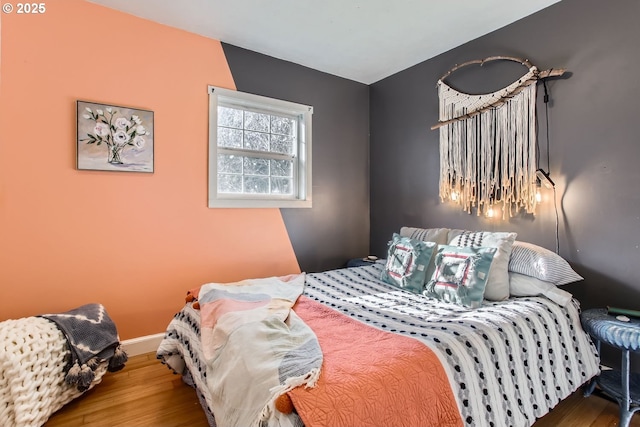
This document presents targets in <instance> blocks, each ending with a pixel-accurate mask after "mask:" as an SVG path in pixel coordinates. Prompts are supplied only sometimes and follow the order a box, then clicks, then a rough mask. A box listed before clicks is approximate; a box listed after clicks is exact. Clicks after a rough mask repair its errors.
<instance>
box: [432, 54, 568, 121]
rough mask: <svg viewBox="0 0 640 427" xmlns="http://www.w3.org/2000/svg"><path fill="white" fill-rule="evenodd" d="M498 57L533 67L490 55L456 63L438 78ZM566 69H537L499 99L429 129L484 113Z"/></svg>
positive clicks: (511, 58)
mask: <svg viewBox="0 0 640 427" xmlns="http://www.w3.org/2000/svg"><path fill="white" fill-rule="evenodd" d="M498 59H506V60H509V61H516V62H520V63H521V64H522V65H525V66H526V67H528V68H531V67H533V65H531V63H530V62H529V61H528V60H526V59H519V58H513V57H510V56H491V57H489V58H485V59H481V60H480V59H477V60H473V61H468V62H465V63H464V64H460V65H456V66H455V67H453V68H452V69H451V70H449V71H448V72H447V73H446V74H445V75H443V76H442V77H441V78H440V80H443V79H444V78H446V77H447V76H449V74H451V73H453V72H454V71H455V70H457V69H459V68H462V67H464V66H467V65H471V64H481V65H482V64H483V63H485V62H487V61H494V60H498ZM566 71H567V70H566V69H564V68H551V69H549V70H545V71H538V72H537V73H535V74H534V75H533V76H532V77H531V78H529V79H527V80H525V81H523V82H522V83H520V85H518V86H517V87H516V88H515V89H514V90H513V91H512V92H510V93H508V94H507V95H505V96H502V97H500V98H499V99H497V100H496V101H495V102H493V103H491V104H489V105H487V106H486V107H483V108H481V109H479V110H476V111H473V112H471V113H467V114H463V115H462V116H458V117H455V118H453V119H450V120H446V121H441V122H438V123H437V124H435V125H433V126H431V130H435V129H438V128H441V127H442V126H446V125H448V124H451V123H454V122H458V121H460V120H466V119H469V118H471V117H474V116H476V115H478V114H480V113H484V112H485V111H487V110H490V109H492V108H497V107H499V106H501V105H502V104H504V103H505V102H507V101H508V100H509V99H510V98H513V97H514V96H515V95H517V94H518V93H520V92H522V91H523V90H524V88H526V87H527V86H530V85H532V84H534V83H537V81H538V80H540V79H544V78H547V77H557V76H561V75H563V74H564V73H565V72H566Z"/></svg>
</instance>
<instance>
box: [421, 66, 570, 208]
mask: <svg viewBox="0 0 640 427" xmlns="http://www.w3.org/2000/svg"><path fill="white" fill-rule="evenodd" d="M495 60H508V61H516V62H518V63H520V64H522V65H524V66H525V67H527V68H528V71H527V72H526V74H524V75H523V76H522V77H521V78H520V79H518V80H517V81H515V82H513V83H512V84H510V85H509V86H507V87H505V88H503V89H500V90H498V91H496V92H493V93H488V94H482V95H470V94H466V93H462V92H459V91H457V90H455V89H453V88H452V87H450V86H449V85H447V84H446V83H445V82H444V79H446V78H447V77H448V76H449V75H450V74H451V73H453V72H454V71H456V70H458V69H460V68H462V67H465V66H467V65H472V64H480V65H482V64H484V63H485V62H488V61H495ZM564 72H565V70H564V69H553V68H552V69H550V70H546V71H539V70H538V69H537V67H535V66H534V65H532V64H531V63H530V62H529V61H528V60H524V59H519V58H513V57H508V56H492V57H489V58H485V59H482V60H473V61H469V62H465V63H463V64H460V65H456V66H455V67H454V68H452V69H451V70H449V71H448V72H447V73H446V74H445V75H443V76H442V77H440V79H439V80H438V83H437V87H438V96H439V98H440V117H439V122H438V124H436V125H434V126H432V127H431V129H438V128H439V129H440V199H441V201H443V202H445V201H452V202H455V203H457V204H460V205H461V206H462V208H463V209H464V210H465V211H466V212H468V213H471V211H472V208H474V207H475V208H476V211H477V214H478V215H481V214H485V215H489V216H491V215H492V214H493V215H495V216H497V215H496V214H495V213H494V212H495V211H496V209H501V210H502V218H503V219H505V218H506V217H507V216H509V217H511V216H513V215H514V213H516V212H519V211H521V210H523V211H524V212H526V213H531V214H533V213H535V208H536V203H537V201H536V190H537V187H536V169H537V159H536V152H537V136H536V84H535V83H536V82H537V81H538V80H540V79H543V78H546V77H551V76H560V75H562V74H564ZM498 215H499V213H498Z"/></svg>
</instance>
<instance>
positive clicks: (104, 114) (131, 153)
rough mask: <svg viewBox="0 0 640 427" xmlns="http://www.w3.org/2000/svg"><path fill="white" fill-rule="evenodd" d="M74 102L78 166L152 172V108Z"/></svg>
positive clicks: (92, 168)
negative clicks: (142, 108) (75, 107)
mask: <svg viewBox="0 0 640 427" xmlns="http://www.w3.org/2000/svg"><path fill="white" fill-rule="evenodd" d="M76 104H77V112H76V114H77V116H76V120H77V168H78V169H81V170H102V171H120V172H153V145H154V144H153V111H148V110H140V109H137V108H131V107H121V106H117V105H106V104H98V103H95V102H87V101H77V102H76Z"/></svg>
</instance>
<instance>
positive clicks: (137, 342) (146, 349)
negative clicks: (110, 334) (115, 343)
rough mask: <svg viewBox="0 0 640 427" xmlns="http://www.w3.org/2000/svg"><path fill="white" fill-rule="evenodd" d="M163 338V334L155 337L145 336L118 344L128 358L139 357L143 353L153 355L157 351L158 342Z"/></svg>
mask: <svg viewBox="0 0 640 427" xmlns="http://www.w3.org/2000/svg"><path fill="white" fill-rule="evenodd" d="M162 338H164V332H162V333H160V334H155V335H146V336H144V337H138V338H132V339H130V340H124V341H122V342H120V344H122V348H124V350H125V351H126V352H127V355H128V356H129V357H132V356H139V355H141V354H145V353H155V352H156V350H158V346H159V345H160V341H162Z"/></svg>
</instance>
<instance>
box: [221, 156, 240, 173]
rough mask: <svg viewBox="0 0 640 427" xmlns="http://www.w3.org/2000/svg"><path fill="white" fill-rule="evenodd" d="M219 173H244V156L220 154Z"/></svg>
mask: <svg viewBox="0 0 640 427" xmlns="http://www.w3.org/2000/svg"><path fill="white" fill-rule="evenodd" d="M218 172H219V173H237V174H241V173H242V156H236V155H233V154H218Z"/></svg>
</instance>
